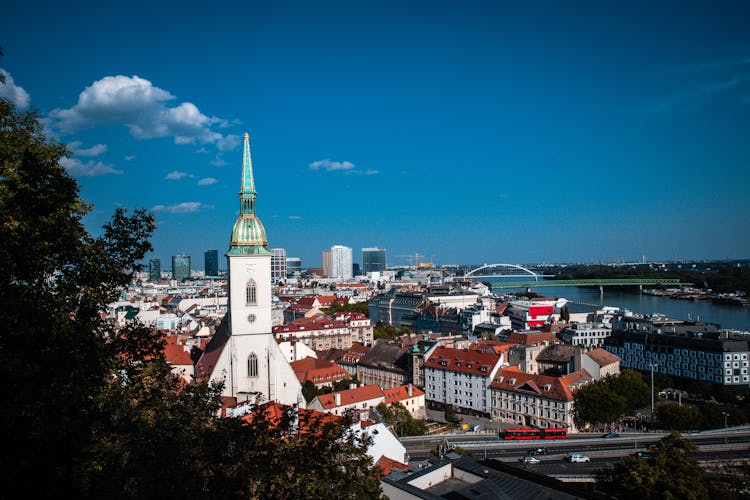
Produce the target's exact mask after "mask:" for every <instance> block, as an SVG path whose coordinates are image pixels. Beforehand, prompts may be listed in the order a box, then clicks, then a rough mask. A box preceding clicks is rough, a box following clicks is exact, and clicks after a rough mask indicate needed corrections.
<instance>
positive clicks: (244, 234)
mask: <svg viewBox="0 0 750 500" xmlns="http://www.w3.org/2000/svg"><path fill="white" fill-rule="evenodd" d="M239 195H240V215H239V217H238V218H237V221H236V222H235V223H234V227H233V228H232V239H231V242H230V244H229V250H228V251H227V261H228V269H229V310H228V311H227V315H226V317H225V318H224V321H223V322H222V325H221V327H220V329H221V331H219V329H217V332H216V334H215V335H214V338H212V340H211V342H210V343H209V345H208V346H206V352H205V353H204V355H203V357H202V358H201V360H200V362H199V376H200V375H201V373H202V374H207V373H210V374H211V375H210V379H211V380H223V381H224V390H223V392H222V396H230V397H234V398H236V399H237V401H238V402H243V401H257V402H260V403H262V402H267V401H277V402H279V403H283V404H299V405H301V406H303V407H304V406H305V400H304V398H303V396H302V386H301V384H300V383H299V380H298V379H297V376H296V375H295V373H294V371H293V370H292V368H291V367H290V366H289V363H288V361H287V360H286V358H285V357H284V356H283V354H282V352H281V349H279V346H278V344H277V343H276V340H275V339H274V337H273V333H272V320H271V311H272V306H271V304H272V302H271V301H272V297H271V287H272V283H271V252H270V251H269V250H268V248H267V245H268V241H267V240H266V230H265V228H264V227H263V224H262V223H261V221H260V219H259V218H258V216H257V214H256V212H255V208H256V207H255V198H256V192H255V181H254V179H253V165H252V160H251V158H250V138H249V136H248V134H245V141H244V146H243V154H242V184H241V187H240V193H239ZM222 327H223V328H222ZM204 358H205V359H204Z"/></svg>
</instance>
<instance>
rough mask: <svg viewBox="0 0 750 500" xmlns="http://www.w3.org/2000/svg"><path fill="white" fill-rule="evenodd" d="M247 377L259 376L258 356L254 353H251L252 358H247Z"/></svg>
mask: <svg viewBox="0 0 750 500" xmlns="http://www.w3.org/2000/svg"><path fill="white" fill-rule="evenodd" d="M247 376H248V377H257V376H258V356H256V355H255V353H254V352H252V353H250V356H248V357H247Z"/></svg>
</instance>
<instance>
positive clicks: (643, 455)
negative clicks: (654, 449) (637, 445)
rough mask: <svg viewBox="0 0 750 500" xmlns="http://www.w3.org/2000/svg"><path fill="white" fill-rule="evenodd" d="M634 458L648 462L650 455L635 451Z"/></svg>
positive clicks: (645, 452)
mask: <svg viewBox="0 0 750 500" xmlns="http://www.w3.org/2000/svg"><path fill="white" fill-rule="evenodd" d="M635 456H636V457H638V458H642V459H643V460H648V459H649V458H651V453H649V452H648V451H636V452H635Z"/></svg>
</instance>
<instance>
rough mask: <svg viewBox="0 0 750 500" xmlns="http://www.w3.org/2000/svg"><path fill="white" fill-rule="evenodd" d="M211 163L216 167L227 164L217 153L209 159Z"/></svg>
mask: <svg viewBox="0 0 750 500" xmlns="http://www.w3.org/2000/svg"><path fill="white" fill-rule="evenodd" d="M210 163H211V165H214V166H216V167H223V166H224V165H226V164H227V162H226V161H225V160H224V158H222V157H221V156H219V155H216V156H215V157H214V159H213V160H211V162H210Z"/></svg>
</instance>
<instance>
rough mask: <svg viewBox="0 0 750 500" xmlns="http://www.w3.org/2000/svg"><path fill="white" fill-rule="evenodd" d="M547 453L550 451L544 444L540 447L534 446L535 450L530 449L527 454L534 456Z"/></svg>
mask: <svg viewBox="0 0 750 500" xmlns="http://www.w3.org/2000/svg"><path fill="white" fill-rule="evenodd" d="M547 453H549V451H548V450H547V448H545V447H543V446H540V447H538V448H534V449H533V450H529V451H527V452H526V454H527V455H532V456H536V455H546V454H547Z"/></svg>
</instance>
